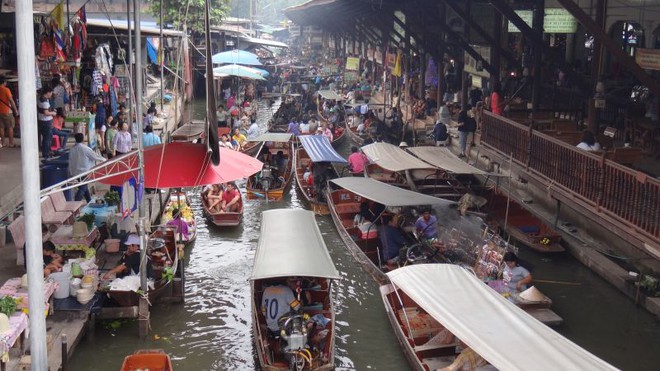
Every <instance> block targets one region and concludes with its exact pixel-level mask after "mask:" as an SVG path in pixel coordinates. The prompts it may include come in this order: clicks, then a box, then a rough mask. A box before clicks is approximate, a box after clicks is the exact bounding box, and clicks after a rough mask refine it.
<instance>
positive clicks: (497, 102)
mask: <svg viewBox="0 0 660 371" xmlns="http://www.w3.org/2000/svg"><path fill="white" fill-rule="evenodd" d="M503 109H504V102H503V101H502V85H500V82H499V81H495V83H494V84H493V92H492V93H490V111H491V112H493V114H495V115H498V116H502V111H503Z"/></svg>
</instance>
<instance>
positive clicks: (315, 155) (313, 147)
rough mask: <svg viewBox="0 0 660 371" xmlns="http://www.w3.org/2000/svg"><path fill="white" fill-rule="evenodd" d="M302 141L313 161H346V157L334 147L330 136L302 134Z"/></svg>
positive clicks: (300, 137)
mask: <svg viewBox="0 0 660 371" xmlns="http://www.w3.org/2000/svg"><path fill="white" fill-rule="evenodd" d="M298 139H300V142H301V143H302V146H303V148H305V151H307V154H308V155H309V158H310V159H311V160H312V161H313V162H321V161H328V162H342V163H346V159H345V158H343V157H341V156H340V155H339V153H337V151H335V149H334V148H332V144H330V141H329V140H328V138H326V137H324V136H323V135H301V136H299V137H298Z"/></svg>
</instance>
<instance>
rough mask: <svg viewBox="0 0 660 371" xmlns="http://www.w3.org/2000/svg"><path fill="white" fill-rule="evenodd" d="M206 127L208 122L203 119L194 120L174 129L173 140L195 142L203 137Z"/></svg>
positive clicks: (171, 136)
mask: <svg viewBox="0 0 660 371" xmlns="http://www.w3.org/2000/svg"><path fill="white" fill-rule="evenodd" d="M205 128H206V123H205V122H204V121H203V120H192V121H190V122H189V123H187V124H184V125H182V126H181V127H180V128H178V129H176V130H174V131H173V132H172V134H171V135H170V138H171V139H172V141H173V142H194V141H195V140H197V139H200V138H201V137H202V133H203V132H204V129H205Z"/></svg>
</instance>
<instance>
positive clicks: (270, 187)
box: [246, 133, 293, 201]
mask: <svg viewBox="0 0 660 371" xmlns="http://www.w3.org/2000/svg"><path fill="white" fill-rule="evenodd" d="M255 141H259V142H263V143H264V145H263V147H262V148H261V150H260V151H259V154H258V157H259V158H260V159H261V160H262V161H263V163H264V166H263V168H262V169H261V171H260V172H259V173H257V174H255V175H252V176H250V177H249V178H248V181H247V185H246V189H247V190H246V194H247V198H248V200H255V199H260V198H261V199H266V200H268V201H278V200H281V199H282V197H284V194H285V193H286V192H287V191H288V190H289V189H290V187H291V181H292V178H293V176H292V173H293V170H292V169H293V161H292V160H291V159H292V155H293V143H292V142H291V134H289V133H264V134H261V135H260V136H259V137H257V138H256V139H255Z"/></svg>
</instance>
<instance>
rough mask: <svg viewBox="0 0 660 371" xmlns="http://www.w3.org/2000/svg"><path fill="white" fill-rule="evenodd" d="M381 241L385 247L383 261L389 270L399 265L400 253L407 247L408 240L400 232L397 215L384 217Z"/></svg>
mask: <svg viewBox="0 0 660 371" xmlns="http://www.w3.org/2000/svg"><path fill="white" fill-rule="evenodd" d="M381 219H382V221H383V227H382V228H381V233H380V241H381V243H382V245H383V261H384V262H385V264H386V265H387V268H388V269H389V270H392V269H395V268H397V267H398V265H399V251H400V250H401V249H402V248H403V247H404V246H405V245H406V242H407V241H406V239H405V238H404V237H403V234H402V233H401V231H400V230H399V218H398V217H397V216H396V215H383V216H382V218H381Z"/></svg>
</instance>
